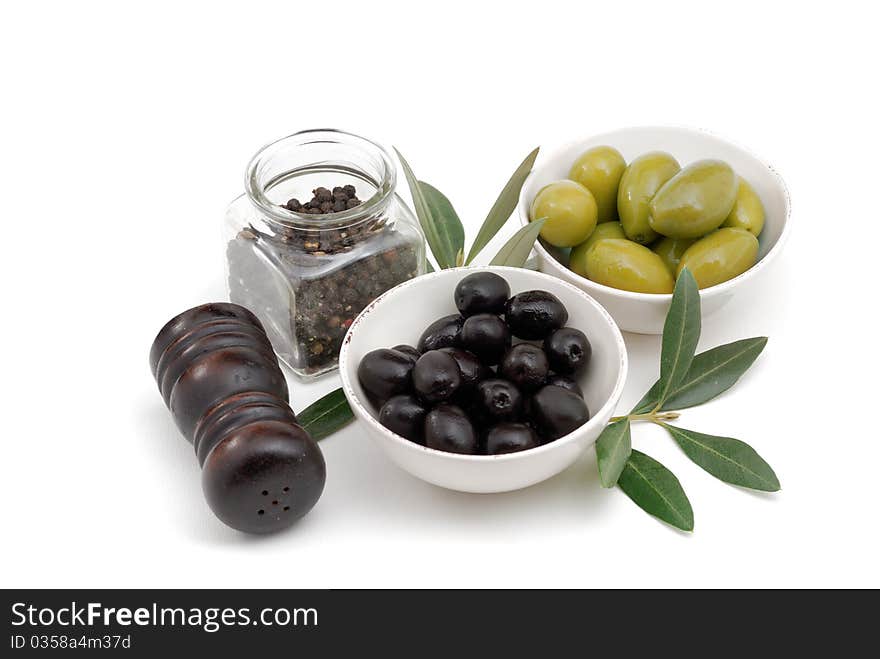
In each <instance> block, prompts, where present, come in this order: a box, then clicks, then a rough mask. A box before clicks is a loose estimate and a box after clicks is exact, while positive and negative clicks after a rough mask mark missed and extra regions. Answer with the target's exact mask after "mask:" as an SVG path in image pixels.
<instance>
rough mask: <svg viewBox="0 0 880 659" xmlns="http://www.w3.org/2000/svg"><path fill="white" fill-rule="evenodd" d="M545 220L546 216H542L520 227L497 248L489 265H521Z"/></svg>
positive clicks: (516, 266)
mask: <svg viewBox="0 0 880 659" xmlns="http://www.w3.org/2000/svg"><path fill="white" fill-rule="evenodd" d="M546 221H547V218H546V217H542V218H541V219H539V220H535V221H534V222H529V223H528V224H527V225H525V226H524V227H521V228H520V230H519V231H517V232H516V233H515V234H513V236H512V237H511V238H510V240H508V241H507V242H506V243H504V246H503V247H502V248H501V249H499V250H498V253H497V254H496V255H495V258H494V259H492V260H491V261H490V262H489V265H507V266H511V267H514V268H521V267H523V266H524V265H525V263H526V261H527V260H528V258H529V254H531V253H532V247H534V246H535V240H537V238H538V233H540V231H541V227H542V226H544V222H546Z"/></svg>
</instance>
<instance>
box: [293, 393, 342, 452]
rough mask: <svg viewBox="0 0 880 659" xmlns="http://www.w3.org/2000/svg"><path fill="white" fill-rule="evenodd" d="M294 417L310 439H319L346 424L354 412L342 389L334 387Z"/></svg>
mask: <svg viewBox="0 0 880 659" xmlns="http://www.w3.org/2000/svg"><path fill="white" fill-rule="evenodd" d="M296 418H297V421H299V424H300V425H301V426H302V427H303V428H305V430H306V431H307V432H308V433H309V434H310V435H311V436H312V439H315V440H319V439H324V438H325V437H326V436H327V435H331V434H333V433H334V432H336V431H337V430H339V429H341V428H343V427H344V426H346V425H348V423H350V422H351V420H352V419H354V414H353V413H352V411H351V408H350V407H349V406H348V401H347V400H346V399H345V393H344V392H343V391H342V389H335V390H333V391H331V392H330V393H329V394H327V395H326V396H324V397H323V398H319V399H318V400H316V401H315V402H314V403H312V404H311V405H309V406H308V407H307V408H305V409H304V410H303V411H302V412H300V413H299V414H297V415H296Z"/></svg>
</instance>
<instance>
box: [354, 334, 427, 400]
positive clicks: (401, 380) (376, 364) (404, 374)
mask: <svg viewBox="0 0 880 659" xmlns="http://www.w3.org/2000/svg"><path fill="white" fill-rule="evenodd" d="M414 365H415V360H414V359H413V358H412V357H410V356H409V355H405V354H403V353H402V352H397V351H396V350H389V349H388V348H379V349H378V350H373V351H371V352H368V353H367V354H366V355H364V357H363V359H361V362H360V364H358V370H357V375H358V380H359V381H360V383H361V386H362V387H363V388H364V390H365V391H366V392H367V394H368V395H369V396H370V398H371V399H372V400H373V402H374V403H375V404H376V405H382V403H384V402H385V401H386V400H388V399H389V398H391V397H392V396H395V395H397V394H403V393H406V392H407V391H409V389H410V385H411V383H412V378H411V374H412V370H413V366H414Z"/></svg>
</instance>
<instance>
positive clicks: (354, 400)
mask: <svg viewBox="0 0 880 659" xmlns="http://www.w3.org/2000/svg"><path fill="white" fill-rule="evenodd" d="M469 271H474V272H475V271H490V272H501V273H503V272H510V271H519V272H523V271H525V272H528V273H530V275H534V276H535V277H536V278H537V279H539V280H541V279H547V280H551V281H552V282H553V284H554V285H558V286H563V287H565V288H567V289H568V290H569V291H571V292H572V293H573V294H575V295H577V296H578V297H580V298H582V299H583V301H584V302H586V303H587V304H590V305H592V306H593V307H594V308H595V309H596V310H597V311H599V314H600V315H601V317H602V318H604V319H605V321H606V323H607V324H608V326H609V327H610V329H611V333H612V335H613V336H614V341H615V344H616V346H617V353H618V358H619V364H620V366H619V369H618V372H617V381H616V382H615V383H614V388H613V389H612V391H611V395H610V396H608V398H607V400H606V401H605V402H604V403H603V405H602V407H601V408H599V410H598V411H597V412H596V413H594V414H591V415H590V419H589V420H588V421H587V422H586V423H585V424H583V425H582V426H579V427H577V428H575V429H574V430H572V431H571V432H570V433H568V434H567V435H563V436H562V437H560V438H559V439H555V440H553V441H551V442H547V443H546V444H542V445H541V446H537V447H535V448H531V449H526V450H525V451H516V452H514V453H502V454H501V455H469V454H463V453H451V452H449V451H440V450H437V449H433V448H429V447H427V446H422V445H421V444H416V443H415V442H413V441H410V440H408V439H406V438H405V437H401V436H400V435H398V434H397V433H395V432H392V431H391V430H389V429H388V428H386V427H385V426H383V425H382V424H381V423H379V420H378V419H376V418H375V417H374V416H373V414H372V413H370V411H369V410H367V409H366V407H365V406H364V404H363V403H361V400H360V398H359V397H358V396H357V394H355V392H354V389H353V387H352V385H351V380H350V379H349V377H348V368H347V364H348V346H349V344H350V343H351V340H352V335H353V333H354V332H355V331H356V329H357V326H358V325H359V324H360V322H361V321H362V320H363V318H365V317H366V316H367V315H369V314H370V313H372V312H373V310H374V309H375V308H376V307H377V306H378V305H379V304H380V303H381V302H382V300H383V299H385V298H386V297H388V296H389V295H391V294H392V293H393V292H394V291H397V290H399V289H403V288H409V287H412V286H418V285H419V283H420V282H422V281H427V280H428V279H433V278H437V277H440V276H443V274H444V273H448V272H469ZM628 369H629V361H628V358H627V353H626V343H625V342H624V340H623V335H622V334H621V332H620V328H619V327H618V326H617V323H616V322H614V319H613V318H612V317H611V314H609V313H608V311H606V309H605V307H603V306H602V305H601V304H599V303H598V302H597V301H596V300H594V299H593V297H592V296H590V295H589V294H588V293H586V292H584V291H582V290H581V289H579V288H578V287H577V286H574V285H572V284H570V283H568V282H567V281H563V280H561V279H559V277H555V276H553V275H548V274H546V273H544V272H540V271H537V270H529V269H528V268H515V267H509V266H498V265H488V266H473V265H471V266H462V267H457V268H447V269H445V270H438V271H436V272H431V273H427V274H424V275H420V276H418V277H415V278H413V279H409V280H407V281H405V282H403V283H401V284H398V285H397V286H395V287H394V288H391V289H389V290H388V291H386V292H385V293H383V294H382V295H380V296H379V297H377V298H376V299H375V300H373V301H372V302H371V303H370V304H368V305H367V306H366V308H364V310H363V311H361V312H360V313H359V314H358V315H357V317H356V318H355V319H354V321H353V322H352V324H351V326H350V327H349V328H348V331H347V332H346V333H345V337H344V338H343V339H342V348H341V350H340V351H339V376H340V378H341V380H342V389H343V391H344V392H345V396H346V398H347V399H348V401H349V403H350V404H351V405H353V406H355V407H356V408H358V411H359V412H361V414H357V415H356V416H358V417H360V418H361V419H362V420H363V419H366V422H367V423H368V424H369V425H370V426H371V427H372V428H373V429H374V430H376V431H377V432H379V433H380V434H382V435H384V436H385V437H387V438H389V439H391V440H392V441H394V442H396V443H397V444H399V445H401V446H404V447H406V449H407V450H411V451H415V452H416V453H427V454H429V455H435V456H439V457H443V458H447V459H451V460H457V461H464V462H490V461H501V462H506V461H514V460H522V459H525V458H528V457H530V456H534V455H538V454H539V453H545V452H548V451H552V450H555V449H556V448H558V447H559V446H561V445H563V444H568V443H571V442H573V441H575V439H577V437H578V436H579V435H580V434H582V433H584V432H585V431H587V430H588V429H589V428H590V427H591V424H592V426H597V425H599V424H598V420H599V419H600V418H602V417H603V416H605V413H606V412H608V410H609V408H611V414H613V413H614V408H615V407H616V406H617V403H618V401H619V400H620V396H621V395H622V394H623V388H624V386H625V385H626V376H627V372H628ZM609 417H610V414H609Z"/></svg>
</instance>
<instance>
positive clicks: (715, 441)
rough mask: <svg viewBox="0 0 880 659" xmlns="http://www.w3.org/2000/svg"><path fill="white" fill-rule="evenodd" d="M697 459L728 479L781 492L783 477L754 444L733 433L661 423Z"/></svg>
mask: <svg viewBox="0 0 880 659" xmlns="http://www.w3.org/2000/svg"><path fill="white" fill-rule="evenodd" d="M661 425H662V426H663V427H664V428H666V430H668V431H669V434H670V435H672V438H673V439H674V440H675V441H676V443H677V444H678V445H679V446H680V447H681V450H682V451H684V452H685V455H687V456H688V457H689V458H690V459H691V460H692V461H693V462H695V463H696V464H698V465H699V466H700V467H702V468H703V469H705V470H706V471H708V472H709V473H710V474H712V475H713V476H715V478H718V479H720V480H723V481H724V482H725V483H731V484H733V485H739V486H741V487H748V488H751V489H753V490H761V491H762V492H777V491H778V490H779V479H778V478H777V477H776V474H775V473H774V472H773V469H772V468H771V467H770V465H768V464H767V463H766V462H765V461H764V458H762V457H761V456H760V455H758V453H757V452H756V451H755V449H753V448H752V447H751V446H749V445H748V444H746V443H745V442H741V441H740V440H738V439H733V438H732V437H717V436H715V435H706V434H704V433H701V432H695V431H693V430H685V429H684V428H678V427H676V426H670V425H668V424H665V423H664V424H661Z"/></svg>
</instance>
